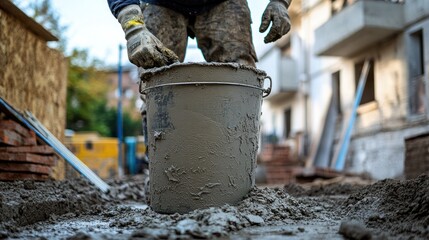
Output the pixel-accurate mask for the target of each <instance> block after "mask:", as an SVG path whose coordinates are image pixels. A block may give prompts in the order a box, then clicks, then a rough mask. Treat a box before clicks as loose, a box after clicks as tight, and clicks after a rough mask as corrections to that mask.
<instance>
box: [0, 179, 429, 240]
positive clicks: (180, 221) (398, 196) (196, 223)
mask: <svg viewBox="0 0 429 240" xmlns="http://www.w3.org/2000/svg"><path fill="white" fill-rule="evenodd" d="M144 182H145V177H144V176H136V177H133V178H128V179H121V180H112V181H109V184H110V185H111V186H112V189H113V190H112V191H111V192H109V193H108V194H103V193H101V192H100V191H98V190H97V189H96V188H95V187H93V186H92V185H91V184H90V183H89V182H87V181H86V180H83V179H75V180H69V181H63V182H53V181H46V182H34V181H17V182H2V183H0V199H1V200H0V210H1V212H2V213H4V214H2V215H1V216H0V234H2V236H7V237H9V238H30V237H32V238H34V237H44V238H48V239H49V238H64V239H67V238H68V239H113V238H115V239H141V238H148V239H151V238H152V239H189V238H216V237H219V238H230V239H269V238H270V237H271V238H275V237H277V238H282V237H283V238H284V237H285V236H292V237H295V238H298V239H314V238H319V239H320V238H325V239H343V237H345V238H349V239H409V238H413V239H427V238H428V237H429V228H428V221H429V217H428V216H429V212H428V211H429V205H428V204H429V196H428V194H429V176H427V175H422V176H420V177H419V178H416V179H413V180H408V181H399V180H384V181H379V182H376V183H374V184H370V185H359V184H352V183H351V182H349V183H347V184H346V185H347V186H348V187H347V189H349V190H350V191H344V187H343V186H342V185H343V184H342V183H341V182H335V183H332V184H330V185H318V186H319V189H318V191H314V190H311V188H308V187H307V186H304V187H302V186H298V185H296V187H299V189H301V190H302V191H300V192H299V194H298V195H296V194H294V195H295V196H291V195H289V193H290V192H289V191H288V190H287V189H291V188H290V187H288V186H286V188H285V189H286V190H283V189H281V188H254V189H252V191H251V192H250V193H249V194H248V195H247V196H246V198H245V199H244V200H243V201H241V202H240V203H239V204H238V205H236V206H230V205H224V206H222V207H212V208H207V209H198V210H195V211H192V212H190V213H187V214H170V215H166V214H159V213H156V212H154V211H153V210H151V209H150V207H148V206H147V205H145V204H144V196H143V195H142V194H140V193H141V189H142V188H143V187H144V186H143V185H142V184H144ZM355 187H356V189H355V190H353V189H354V188H355ZM314 188H316V187H314ZM297 189H298V188H297ZM306 193H308V194H306ZM121 199H123V200H121ZM135 199H137V200H135ZM368 237H370V238H368Z"/></svg>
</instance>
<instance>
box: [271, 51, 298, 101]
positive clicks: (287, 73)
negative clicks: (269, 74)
mask: <svg viewBox="0 0 429 240" xmlns="http://www.w3.org/2000/svg"><path fill="white" fill-rule="evenodd" d="M277 72H278V74H276V77H274V76H273V89H272V91H271V94H270V96H269V97H267V100H268V101H270V102H272V103H276V102H282V101H283V100H286V99H288V98H290V97H292V96H293V95H294V94H295V93H296V92H297V91H298V70H297V64H296V61H295V60H293V59H292V58H290V57H284V56H283V57H281V58H280V61H279V65H278V68H277Z"/></svg>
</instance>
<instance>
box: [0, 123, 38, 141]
mask: <svg viewBox="0 0 429 240" xmlns="http://www.w3.org/2000/svg"><path fill="white" fill-rule="evenodd" d="M0 129H8V130H12V131H14V132H16V133H18V134H20V135H21V136H23V137H34V134H31V133H30V132H32V131H31V130H30V129H28V128H25V127H23V126H22V125H21V124H19V123H17V122H15V121H13V120H0Z"/></svg>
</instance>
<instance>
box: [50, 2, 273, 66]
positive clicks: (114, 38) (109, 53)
mask: <svg viewBox="0 0 429 240" xmlns="http://www.w3.org/2000/svg"><path fill="white" fill-rule="evenodd" d="M248 2H249V8H250V11H251V13H252V20H253V24H252V32H253V43H254V45H255V49H256V52H257V54H258V55H260V54H262V53H263V52H264V51H266V50H267V49H268V48H269V47H270V45H267V44H264V42H263V39H264V36H265V35H266V33H264V34H261V33H259V30H258V29H259V25H260V24H261V16H262V13H263V11H264V9H265V7H266V5H267V4H268V0H248ZM52 4H53V6H54V8H55V10H56V11H57V12H58V14H59V15H60V22H61V24H62V25H66V26H68V28H67V31H66V34H65V36H66V37H67V52H70V50H71V49H73V48H80V49H87V50H88V51H89V54H90V56H91V57H94V58H97V59H100V60H102V61H104V62H105V64H107V65H117V64H118V58H119V57H118V56H119V54H118V52H119V50H118V48H119V45H120V44H122V45H123V46H125V45H126V40H125V37H124V33H123V31H122V29H121V26H120V24H119V23H118V21H117V20H116V18H115V17H114V16H113V15H112V13H111V12H110V10H109V7H108V5H107V0H90V1H88V0H74V1H70V0H52ZM189 46H191V47H190V48H189ZM122 55H123V57H122V59H121V61H122V63H123V64H127V63H129V62H128V58H127V56H126V51H124V52H123V53H122ZM187 61H190V62H198V61H204V58H203V57H202V55H201V52H200V50H199V49H198V48H196V41H195V40H191V39H189V42H188V50H187V53H186V58H185V62H187Z"/></svg>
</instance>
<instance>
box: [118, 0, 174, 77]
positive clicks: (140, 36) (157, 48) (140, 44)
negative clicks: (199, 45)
mask: <svg viewBox="0 0 429 240" xmlns="http://www.w3.org/2000/svg"><path fill="white" fill-rule="evenodd" d="M118 21H119V23H121V26H122V29H123V30H124V32H125V38H126V39H127V50H128V58H129V59H130V62H132V63H133V64H134V65H136V66H138V67H143V68H145V69H148V68H154V67H161V66H165V65H170V64H172V63H174V62H178V61H179V58H178V57H177V55H176V54H175V53H174V52H173V51H171V50H170V49H168V48H166V47H165V46H164V45H163V44H162V43H161V41H159V39H158V38H156V37H155V36H154V35H153V34H152V33H151V32H150V31H149V30H148V29H147V28H146V26H145V23H144V21H143V14H142V11H141V9H140V7H139V6H138V5H129V6H126V7H125V8H123V9H122V10H121V11H120V12H119V15H118Z"/></svg>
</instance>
